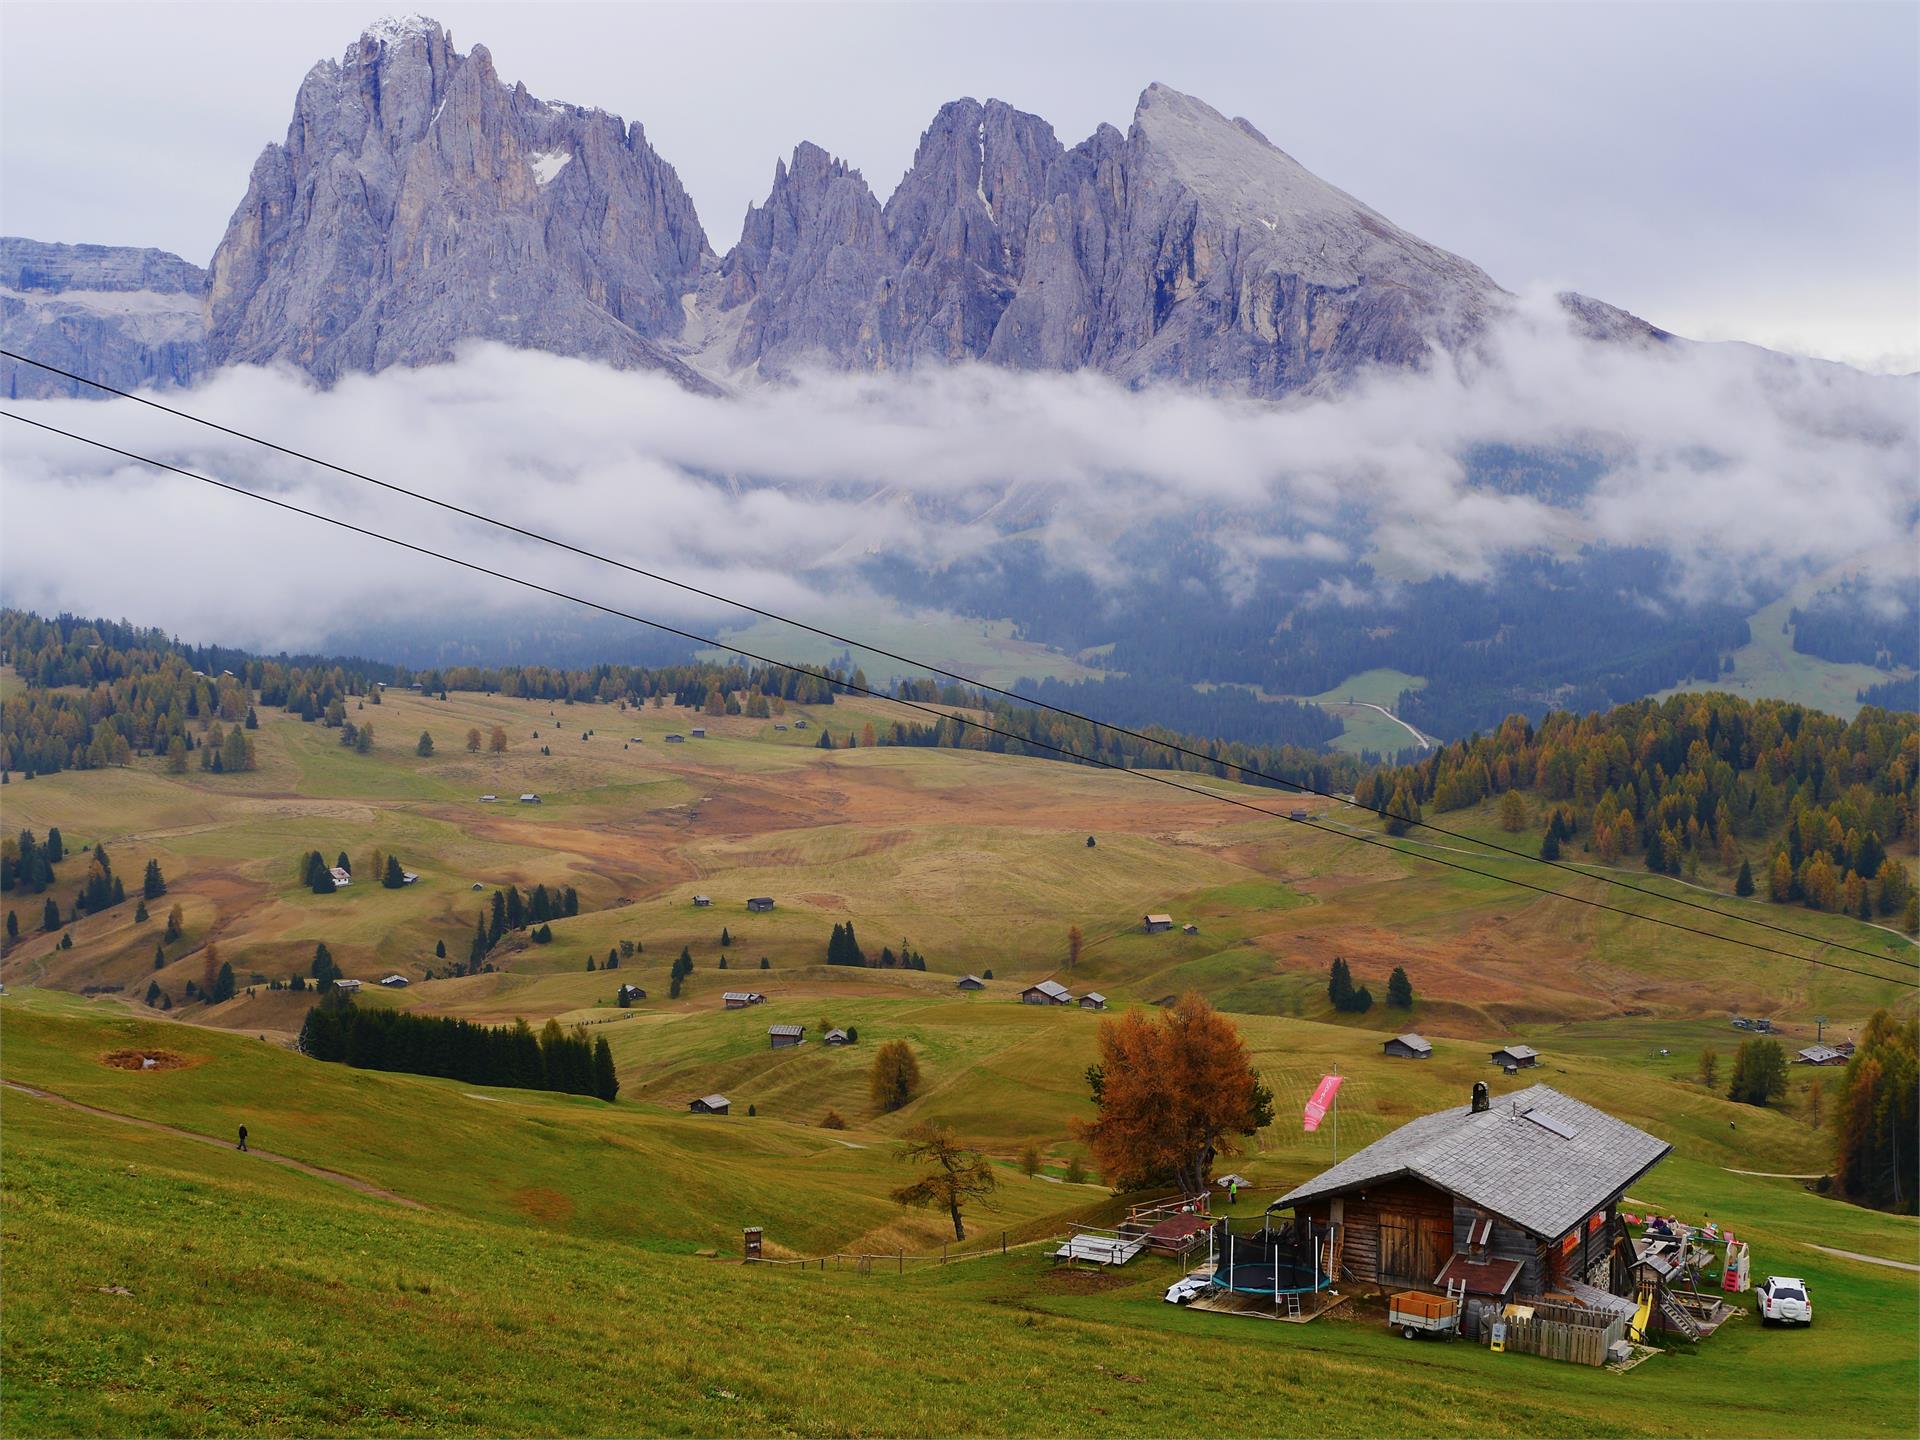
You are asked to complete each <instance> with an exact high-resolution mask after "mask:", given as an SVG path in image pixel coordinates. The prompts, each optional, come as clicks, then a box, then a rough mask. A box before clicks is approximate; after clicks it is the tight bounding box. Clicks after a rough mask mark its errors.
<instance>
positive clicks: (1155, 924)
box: [1140, 915, 1173, 935]
mask: <svg viewBox="0 0 1920 1440" xmlns="http://www.w3.org/2000/svg"><path fill="white" fill-rule="evenodd" d="M1140 928H1141V929H1143V930H1145V931H1146V932H1147V934H1149V935H1158V934H1159V933H1160V932H1161V931H1162V930H1171V929H1172V928H1173V916H1171V915H1143V916H1141V917H1140Z"/></svg>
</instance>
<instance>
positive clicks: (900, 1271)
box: [893, 1250, 907, 1275]
mask: <svg viewBox="0 0 1920 1440" xmlns="http://www.w3.org/2000/svg"><path fill="white" fill-rule="evenodd" d="M893 1273H894V1274H896V1275H904V1274H906V1273H907V1252H906V1251H904V1250H902V1251H901V1252H900V1259H899V1263H898V1264H897V1265H896V1266H895V1268H894V1272H893Z"/></svg>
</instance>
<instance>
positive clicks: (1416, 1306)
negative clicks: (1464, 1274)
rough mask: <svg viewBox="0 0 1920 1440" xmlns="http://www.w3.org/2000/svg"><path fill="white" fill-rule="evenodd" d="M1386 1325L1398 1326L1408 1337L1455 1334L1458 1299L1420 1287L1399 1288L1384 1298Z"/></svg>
mask: <svg viewBox="0 0 1920 1440" xmlns="http://www.w3.org/2000/svg"><path fill="white" fill-rule="evenodd" d="M1387 1328H1388V1329H1390V1330H1398V1331H1399V1332H1400V1333H1401V1334H1402V1335H1404V1336H1406V1338H1407V1339H1409V1340H1413V1339H1417V1338H1418V1337H1420V1336H1422V1335H1457V1334H1458V1333H1459V1332H1460V1302H1459V1301H1458V1300H1455V1299H1452V1298H1450V1297H1448V1296H1445V1295H1430V1294H1428V1293H1427V1292H1426V1291H1424V1290H1402V1291H1401V1292H1400V1293H1399V1294H1397V1295H1394V1296H1392V1297H1391V1298H1389V1299H1388V1301H1387Z"/></svg>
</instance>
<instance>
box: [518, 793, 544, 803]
mask: <svg viewBox="0 0 1920 1440" xmlns="http://www.w3.org/2000/svg"><path fill="white" fill-rule="evenodd" d="M520 803H521V804H522V805H538V804H539V803H540V797H539V796H538V795H536V794H534V793H533V792H532V791H531V790H529V791H528V792H527V793H526V794H524V795H522V796H521V797H520Z"/></svg>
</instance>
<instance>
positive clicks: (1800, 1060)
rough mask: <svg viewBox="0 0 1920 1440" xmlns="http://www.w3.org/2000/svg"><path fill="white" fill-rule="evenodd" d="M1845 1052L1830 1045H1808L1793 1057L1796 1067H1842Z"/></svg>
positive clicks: (1845, 1059)
mask: <svg viewBox="0 0 1920 1440" xmlns="http://www.w3.org/2000/svg"><path fill="white" fill-rule="evenodd" d="M1847 1058H1848V1057H1847V1052H1846V1051H1844V1050H1841V1049H1838V1048H1837V1047H1835V1046H1832V1045H1809V1046H1808V1047H1807V1048H1806V1049H1804V1050H1802V1051H1801V1052H1800V1053H1799V1054H1797V1055H1795V1056H1794V1057H1793V1063H1794V1064H1796V1065H1844V1064H1846V1063H1847Z"/></svg>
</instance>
